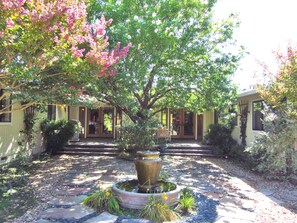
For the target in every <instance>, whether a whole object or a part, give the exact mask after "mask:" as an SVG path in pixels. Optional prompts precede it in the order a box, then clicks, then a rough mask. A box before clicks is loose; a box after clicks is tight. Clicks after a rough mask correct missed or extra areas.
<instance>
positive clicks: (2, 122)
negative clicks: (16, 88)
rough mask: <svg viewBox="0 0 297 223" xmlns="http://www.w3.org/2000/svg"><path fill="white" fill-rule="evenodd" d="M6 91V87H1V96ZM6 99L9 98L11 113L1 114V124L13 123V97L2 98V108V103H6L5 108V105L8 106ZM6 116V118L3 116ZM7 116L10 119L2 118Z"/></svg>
mask: <svg viewBox="0 0 297 223" xmlns="http://www.w3.org/2000/svg"><path fill="white" fill-rule="evenodd" d="M4 91H5V89H0V97H1V96H2V95H3V93H4ZM6 100H9V102H8V103H9V105H10V106H9V111H10V113H6V114H1V115H0V124H1V125H3V124H11V123H12V112H11V110H12V100H11V99H5V98H4V99H2V100H0V109H2V105H3V104H4V107H3V108H5V106H6V104H7V103H6ZM3 116H4V118H2V117H3ZM5 116H8V121H6V120H4V121H3V120H2V119H6V118H5Z"/></svg>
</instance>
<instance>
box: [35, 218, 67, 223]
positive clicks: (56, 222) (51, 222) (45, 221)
mask: <svg viewBox="0 0 297 223" xmlns="http://www.w3.org/2000/svg"><path fill="white" fill-rule="evenodd" d="M35 223H62V222H60V221H50V220H44V219H39V220H38V221H36V222H35Z"/></svg>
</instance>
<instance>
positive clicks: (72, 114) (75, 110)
mask: <svg viewBox="0 0 297 223" xmlns="http://www.w3.org/2000/svg"><path fill="white" fill-rule="evenodd" d="M69 119H70V120H71V119H75V120H79V107H70V108H69Z"/></svg>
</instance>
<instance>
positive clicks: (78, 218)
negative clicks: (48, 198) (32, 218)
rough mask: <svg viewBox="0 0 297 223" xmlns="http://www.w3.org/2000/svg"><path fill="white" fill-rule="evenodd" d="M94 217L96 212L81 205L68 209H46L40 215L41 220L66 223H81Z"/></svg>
mask: <svg viewBox="0 0 297 223" xmlns="http://www.w3.org/2000/svg"><path fill="white" fill-rule="evenodd" d="M95 215H96V212H95V211H94V210H93V209H91V208H88V207H86V206H82V205H75V206H72V207H70V208H48V209H46V210H45V211H44V212H42V213H41V215H40V217H41V219H46V220H53V221H66V222H73V223H75V222H82V221H83V220H87V219H89V218H91V217H93V216H95Z"/></svg>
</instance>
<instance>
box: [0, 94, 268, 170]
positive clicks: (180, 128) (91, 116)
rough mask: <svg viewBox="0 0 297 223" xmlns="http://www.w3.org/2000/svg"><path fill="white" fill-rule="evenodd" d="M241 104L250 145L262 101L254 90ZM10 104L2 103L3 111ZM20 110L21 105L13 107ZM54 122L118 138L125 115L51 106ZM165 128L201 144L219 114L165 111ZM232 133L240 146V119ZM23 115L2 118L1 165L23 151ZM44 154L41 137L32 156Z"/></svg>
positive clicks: (87, 133)
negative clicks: (63, 121) (74, 122)
mask: <svg viewBox="0 0 297 223" xmlns="http://www.w3.org/2000/svg"><path fill="white" fill-rule="evenodd" d="M238 102H239V104H240V105H241V106H242V105H243V104H245V105H246V106H247V109H248V115H247V129H246V135H247V145H251V143H252V142H253V140H254V139H255V137H256V136H257V135H258V134H259V133H260V132H261V131H263V124H262V118H263V117H262V113H261V108H262V107H263V100H262V99H261V98H260V96H259V94H258V93H257V92H256V91H255V90H249V91H244V92H242V93H241V94H239V96H238ZM5 103H8V102H7V101H4V100H2V101H0V108H2V107H4V106H5ZM13 106H14V107H13V109H14V110H15V109H16V110H17V107H18V104H17V103H16V104H14V105H13ZM44 115H45V116H47V117H48V118H49V119H51V120H59V119H66V120H79V121H80V123H81V125H82V131H81V134H80V138H116V137H117V129H118V127H119V126H120V125H121V124H122V121H123V119H124V118H125V115H124V114H122V112H121V111H119V110H117V109H116V108H115V107H111V106H107V105H102V106H100V107H98V108H96V109H94V108H92V109H91V108H87V107H72V106H67V105H49V106H48V109H47V114H44ZM158 116H159V117H158V118H159V119H160V121H161V123H162V124H163V126H164V127H165V128H167V129H169V130H170V132H171V138H172V139H191V140H198V141H201V140H202V139H203V138H204V136H205V135H206V134H207V130H208V128H209V125H210V124H214V123H215V122H216V112H214V111H207V112H204V113H203V114H196V113H193V112H190V111H187V110H185V109H179V110H177V109H166V110H164V111H162V112H160V113H159V114H158ZM237 119H238V120H237V125H236V126H235V128H234V131H233V133H232V136H233V138H234V139H235V140H236V141H237V142H239V143H240V142H241V138H240V120H239V119H240V118H239V116H238V117H237ZM23 120H24V112H23V111H14V112H12V113H11V114H2V115H0V165H1V164H3V163H6V162H9V161H11V160H12V159H13V158H15V156H16V154H17V152H18V151H19V150H20V148H21V147H20V145H19V142H20V141H21V140H22V135H21V131H22V130H23V128H24V124H23ZM42 151H44V147H43V144H42V138H41V136H39V137H37V142H36V148H35V149H34V150H33V153H35V154H37V153H40V152H42Z"/></svg>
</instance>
